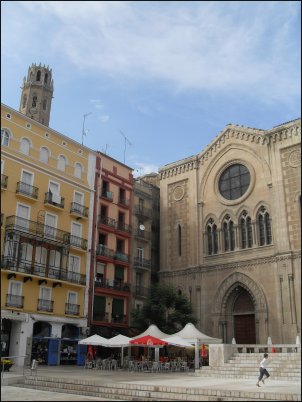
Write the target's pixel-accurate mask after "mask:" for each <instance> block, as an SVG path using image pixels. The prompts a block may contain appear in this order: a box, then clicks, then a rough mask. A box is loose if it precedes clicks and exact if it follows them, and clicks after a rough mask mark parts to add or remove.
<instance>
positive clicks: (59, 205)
mask: <svg viewBox="0 0 302 402" xmlns="http://www.w3.org/2000/svg"><path fill="white" fill-rule="evenodd" d="M64 202H65V198H63V197H61V196H60V195H58V194H54V193H52V192H51V191H48V192H47V193H45V199H44V204H45V205H49V206H51V207H55V208H56V209H63V208H64Z"/></svg>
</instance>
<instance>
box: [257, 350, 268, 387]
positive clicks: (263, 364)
mask: <svg viewBox="0 0 302 402" xmlns="http://www.w3.org/2000/svg"><path fill="white" fill-rule="evenodd" d="M267 360H268V354H267V353H264V359H263V360H262V361H261V363H260V368H259V370H260V375H259V377H258V381H257V384H256V385H257V387H260V385H259V382H260V381H262V382H263V384H264V378H263V376H264V375H265V376H266V378H268V377H270V374H269V372H268V371H267V369H266V368H267V365H268V361H267Z"/></svg>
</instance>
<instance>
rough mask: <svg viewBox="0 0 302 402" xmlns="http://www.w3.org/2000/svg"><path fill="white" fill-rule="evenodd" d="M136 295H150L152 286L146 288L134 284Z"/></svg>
mask: <svg viewBox="0 0 302 402" xmlns="http://www.w3.org/2000/svg"><path fill="white" fill-rule="evenodd" d="M133 293H134V296H138V297H148V296H149V293H150V288H145V287H143V286H133Z"/></svg>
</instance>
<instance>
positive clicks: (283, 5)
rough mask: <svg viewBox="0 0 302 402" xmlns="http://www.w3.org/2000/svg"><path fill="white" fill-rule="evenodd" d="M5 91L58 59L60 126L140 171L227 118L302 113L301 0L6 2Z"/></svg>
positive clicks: (200, 143) (56, 120)
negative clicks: (34, 65) (38, 66)
mask: <svg viewBox="0 0 302 402" xmlns="http://www.w3.org/2000/svg"><path fill="white" fill-rule="evenodd" d="M1 27H2V28H1V52H2V54H1V56H2V57H1V68H2V69H1V71H2V74H1V87H2V91H1V102H3V103H5V104H6V105H8V106H10V107H12V108H14V109H17V110H18V109H19V101H20V95H21V89H20V87H21V85H22V79H23V77H24V76H25V75H27V70H28V67H29V66H30V65H31V64H32V63H37V64H38V63H40V62H41V63H42V64H45V65H49V66H50V67H51V68H52V71H53V79H54V99H53V102H52V110H51V117H50V127H51V128H53V129H55V130H57V131H59V132H60V133H62V134H65V135H67V136H68V137H71V138H73V139H74V140H76V141H78V142H81V141H82V125H83V115H84V114H85V113H90V112H91V114H90V115H89V116H87V118H86V120H85V129H86V130H88V132H87V135H86V136H85V137H84V144H85V145H87V146H88V147H90V148H92V149H97V150H100V151H102V152H106V153H107V154H108V155H110V156H112V157H113V158H115V159H117V160H119V161H121V162H124V151H125V148H124V147H125V140H124V137H123V135H122V134H121V132H122V133H123V134H124V135H125V136H126V137H127V138H128V140H129V141H130V142H131V144H132V145H129V144H128V143H127V147H126V152H125V163H126V164H127V165H129V166H131V167H132V168H133V169H134V173H135V175H137V174H144V173H149V172H150V171H156V170H157V169H158V168H159V167H161V166H163V165H165V164H168V163H171V162H174V161H177V160H179V159H183V158H186V157H189V156H191V155H195V154H197V153H199V152H200V151H201V150H202V149H204V148H205V147H206V145H207V144H208V143H209V142H210V141H211V140H212V139H213V138H214V137H215V136H216V135H217V134H219V132H220V131H221V130H222V129H223V128H224V127H225V125H226V124H228V123H234V124H239V125H244V126H248V127H255V128H261V129H270V128H272V127H273V126H275V125H278V124H280V123H283V122H286V121H289V120H292V119H295V118H298V117H300V113H301V112H300V110H301V103H300V102H301V51H300V46H301V37H300V32H301V13H300V2H298V1H284V2H283V1H259V2H257V1H256V2H250V1H234V2H233V1H217V2H216V1H194V2H190V1H186V2H182V1H160V2H157V1H151V2H149V1H139V2H136V1H135V2H131V1H129V2H127V1H123V2H118V1H114V2H109V1H108V2H107V1H85V2H82V1H76V2H73V1H66V2H65V1H34V2H31V1H25V2H23V1H8V2H5V1H4V2H1Z"/></svg>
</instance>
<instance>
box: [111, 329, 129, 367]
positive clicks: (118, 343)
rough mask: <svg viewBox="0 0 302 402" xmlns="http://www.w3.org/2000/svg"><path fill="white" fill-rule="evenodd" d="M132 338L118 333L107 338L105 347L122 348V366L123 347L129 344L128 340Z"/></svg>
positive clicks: (122, 362)
mask: <svg viewBox="0 0 302 402" xmlns="http://www.w3.org/2000/svg"><path fill="white" fill-rule="evenodd" d="M131 339H132V338H129V337H128V336H125V335H122V334H119V335H116V336H114V337H113V338H110V339H107V345H106V346H107V347H109V348H122V350H121V365H122V367H123V365H124V347H125V346H131V345H130V340H131Z"/></svg>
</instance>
